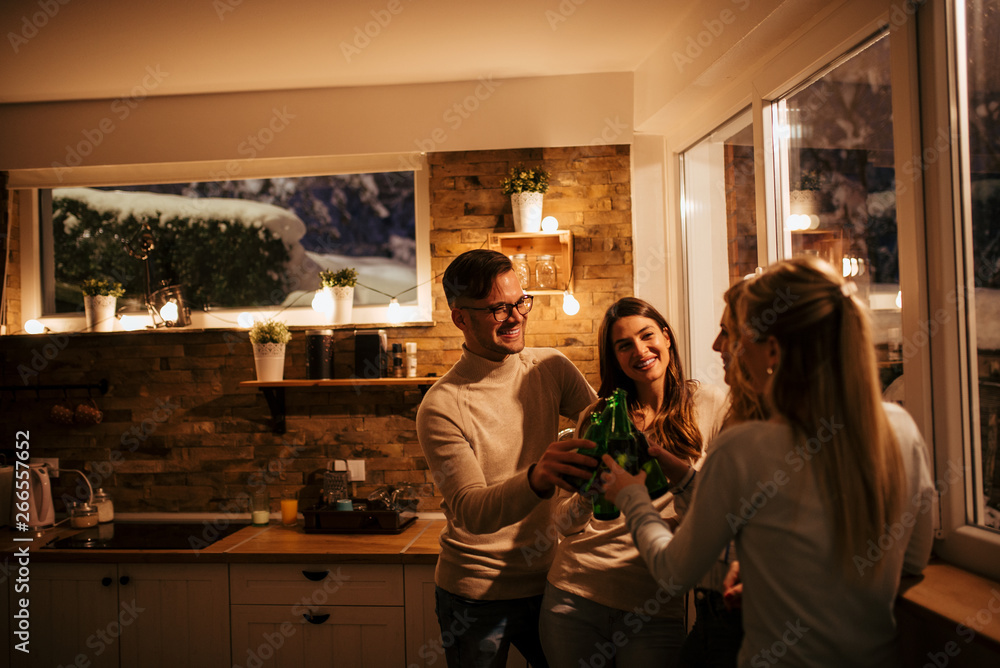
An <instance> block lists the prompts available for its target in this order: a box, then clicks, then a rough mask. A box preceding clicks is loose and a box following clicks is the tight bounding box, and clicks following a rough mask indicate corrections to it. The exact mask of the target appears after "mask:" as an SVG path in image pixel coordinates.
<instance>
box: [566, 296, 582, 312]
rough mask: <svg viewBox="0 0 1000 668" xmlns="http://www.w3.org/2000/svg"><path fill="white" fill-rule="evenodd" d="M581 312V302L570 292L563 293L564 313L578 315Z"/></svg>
mask: <svg viewBox="0 0 1000 668" xmlns="http://www.w3.org/2000/svg"><path fill="white" fill-rule="evenodd" d="M579 312H580V302H579V301H577V299H576V297H574V296H573V295H571V294H570V293H568V292H564V293H563V313H565V314H566V315H576V314H577V313H579Z"/></svg>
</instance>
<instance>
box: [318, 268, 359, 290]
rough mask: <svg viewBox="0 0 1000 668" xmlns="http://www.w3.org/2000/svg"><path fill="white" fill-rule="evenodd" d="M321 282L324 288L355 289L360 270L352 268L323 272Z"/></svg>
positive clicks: (320, 273) (320, 274)
mask: <svg viewBox="0 0 1000 668" xmlns="http://www.w3.org/2000/svg"><path fill="white" fill-rule="evenodd" d="M319 280H320V282H321V283H322V284H323V287H324V288H336V287H345V288H353V287H354V286H355V285H357V283H358V270H357V269H354V268H352V267H347V268H346V269H341V270H340V271H332V270H330V271H321V272H319Z"/></svg>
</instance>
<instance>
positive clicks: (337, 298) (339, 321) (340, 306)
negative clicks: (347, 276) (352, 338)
mask: <svg viewBox="0 0 1000 668" xmlns="http://www.w3.org/2000/svg"><path fill="white" fill-rule="evenodd" d="M323 291H324V292H326V293H327V294H328V295H329V297H330V303H331V304H332V305H333V308H332V309H331V310H330V322H331V323H332V324H334V325H346V324H348V323H350V322H351V315H352V314H353V312H354V286H344V285H335V286H333V287H325V288H323Z"/></svg>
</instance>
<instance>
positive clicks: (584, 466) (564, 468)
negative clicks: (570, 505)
mask: <svg viewBox="0 0 1000 668" xmlns="http://www.w3.org/2000/svg"><path fill="white" fill-rule="evenodd" d="M594 447H595V446H594V443H593V442H592V441H587V440H584V439H582V438H571V439H567V440H565V441H554V442H552V443H549V447H548V448H546V449H545V452H544V453H543V454H542V457H541V459H539V460H538V463H537V464H535V466H534V468H533V469H532V470H531V474H530V476H529V477H528V484H530V485H531V488H532V489H533V490H535V493H536V494H538V495H539V496H541V497H543V498H544V497H547V496H549V495H550V494H551V493H552V492H553V491H554V490H555V488H556V487H558V488H559V489H564V490H566V491H567V492H575V491H576V487H574V486H573V485H571V484H570V483H569V482H567V480H566V479H567V478H589V477H590V475H591V473H592V472H593V470H594V469H595V468H597V466H598V464H599V463H600V462H598V461H597V459H595V458H594V457H588V456H587V455H583V454H579V453H578V452H577V450H581V449H582V450H587V449H592V448H594Z"/></svg>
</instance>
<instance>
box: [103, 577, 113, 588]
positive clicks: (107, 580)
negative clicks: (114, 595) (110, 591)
mask: <svg viewBox="0 0 1000 668" xmlns="http://www.w3.org/2000/svg"><path fill="white" fill-rule="evenodd" d="M111 582H112V580H111V578H109V577H107V576H104V577H103V578H101V584H102V585H104V586H105V587H110V586H111Z"/></svg>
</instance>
